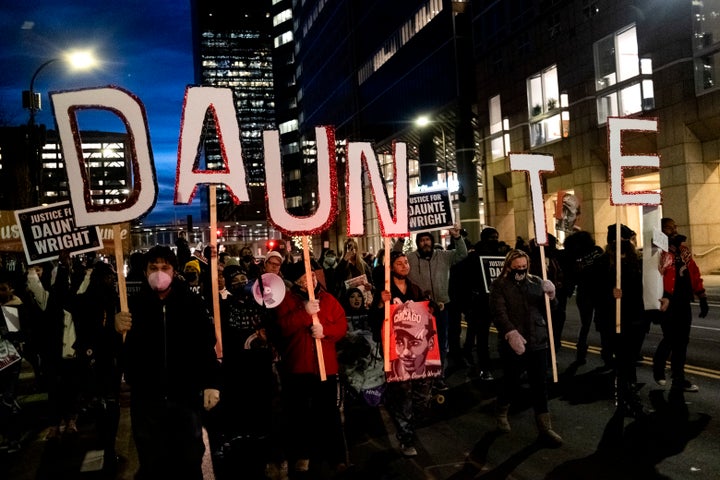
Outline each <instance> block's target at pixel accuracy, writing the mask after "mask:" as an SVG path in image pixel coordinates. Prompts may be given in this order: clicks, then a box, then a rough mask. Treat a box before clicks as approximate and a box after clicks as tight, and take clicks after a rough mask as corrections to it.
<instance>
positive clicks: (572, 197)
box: [555, 190, 580, 242]
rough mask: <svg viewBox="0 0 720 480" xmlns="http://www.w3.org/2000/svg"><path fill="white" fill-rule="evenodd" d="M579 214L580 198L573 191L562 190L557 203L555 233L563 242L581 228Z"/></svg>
mask: <svg viewBox="0 0 720 480" xmlns="http://www.w3.org/2000/svg"><path fill="white" fill-rule="evenodd" d="M579 216H580V198H579V197H578V196H577V195H576V194H575V193H573V192H570V191H565V190H560V191H559V192H558V194H557V203H556V205H555V233H556V234H557V237H558V238H559V239H560V241H561V242H562V241H563V240H564V239H565V238H567V237H568V236H569V235H571V234H572V233H574V232H577V231H578V230H580V226H579V225H578V217H579Z"/></svg>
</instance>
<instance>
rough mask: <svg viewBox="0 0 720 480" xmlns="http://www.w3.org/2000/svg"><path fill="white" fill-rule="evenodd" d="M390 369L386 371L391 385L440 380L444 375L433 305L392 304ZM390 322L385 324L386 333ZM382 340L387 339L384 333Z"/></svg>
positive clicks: (424, 303) (388, 347)
mask: <svg viewBox="0 0 720 480" xmlns="http://www.w3.org/2000/svg"><path fill="white" fill-rule="evenodd" d="M389 326H390V335H389V338H390V345H389V346H386V347H385V350H386V351H389V353H390V356H389V360H390V369H389V370H386V371H385V376H386V379H387V381H388V382H403V381H406V380H415V379H418V378H433V377H439V376H440V374H441V369H442V367H441V364H440V345H439V343H438V336H437V328H436V326H435V317H433V315H432V314H431V313H430V302H428V301H424V302H413V301H408V302H405V303H402V304H392V305H390V322H389ZM387 327H388V323H386V324H384V325H383V330H385V329H386V328H387ZM382 338H383V339H384V338H386V335H385V332H383V335H382Z"/></svg>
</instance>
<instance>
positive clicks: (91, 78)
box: [0, 0, 200, 225]
mask: <svg viewBox="0 0 720 480" xmlns="http://www.w3.org/2000/svg"><path fill="white" fill-rule="evenodd" d="M0 12H2V14H0V29H1V31H2V32H3V33H2V40H0V65H1V66H2V67H1V68H0V126H17V125H21V124H24V123H27V121H28V111H27V110H25V109H23V108H22V101H21V100H22V91H23V90H28V89H29V87H30V79H31V78H32V76H33V73H34V72H35V71H36V70H37V68H38V67H40V65H42V64H43V63H44V62H45V61H47V60H49V59H52V58H56V57H58V56H60V55H61V54H62V52H63V51H65V50H70V49H92V50H93V51H94V53H95V56H96V57H98V58H99V60H100V62H101V63H100V65H99V66H98V68H96V69H95V70H93V71H92V72H72V73H70V72H69V70H68V69H67V68H66V67H65V66H64V65H63V64H62V63H61V62H55V63H53V64H51V65H48V66H47V67H46V68H44V69H43V70H42V71H41V72H40V73H39V75H38V76H37V78H36V80H35V85H34V90H35V91H36V92H40V93H41V94H42V111H40V112H38V113H37V116H36V123H39V124H45V125H46V126H47V127H48V128H49V129H55V121H54V118H53V115H52V107H51V104H50V99H49V97H48V95H47V94H48V92H49V91H63V90H76V89H81V88H92V87H101V86H108V85H114V86H118V87H122V88H123V89H125V90H128V91H130V92H132V93H133V94H134V95H135V96H137V97H138V98H139V99H140V100H141V101H142V103H143V104H144V105H145V111H146V115H147V120H148V125H149V132H150V142H151V145H152V153H153V157H154V160H155V169H156V173H157V177H158V199H157V204H156V206H155V208H154V209H153V211H152V212H150V213H149V214H148V215H147V216H146V217H145V219H144V223H145V224H146V225H148V224H158V223H172V222H174V221H175V220H178V221H183V222H184V220H185V218H186V216H187V215H188V214H192V215H193V219H194V221H195V222H198V221H199V219H200V213H199V212H200V200H199V197H197V196H196V197H195V199H194V200H193V203H192V205H190V206H184V205H178V206H175V205H173V194H174V184H175V167H176V165H177V146H178V137H179V134H180V119H181V114H182V102H183V97H184V93H185V88H186V87H187V86H188V85H192V84H193V83H194V79H193V56H192V31H191V30H192V25H191V21H190V2H189V0H154V1H147V0H140V1H138V0H117V1H114V2H89V1H87V0H73V1H58V0H16V1H11V0H0ZM80 128H81V129H88V130H101V131H105V130H107V131H124V126H123V125H122V123H121V122H120V121H119V120H118V119H117V117H115V116H113V115H109V114H105V115H100V116H96V117H92V116H87V117H80Z"/></svg>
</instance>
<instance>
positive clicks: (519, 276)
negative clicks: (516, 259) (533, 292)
mask: <svg viewBox="0 0 720 480" xmlns="http://www.w3.org/2000/svg"><path fill="white" fill-rule="evenodd" d="M510 273H512V276H513V279H514V280H515V281H516V282H522V281H523V280H525V278H526V277H527V268H513V269H512V270H510Z"/></svg>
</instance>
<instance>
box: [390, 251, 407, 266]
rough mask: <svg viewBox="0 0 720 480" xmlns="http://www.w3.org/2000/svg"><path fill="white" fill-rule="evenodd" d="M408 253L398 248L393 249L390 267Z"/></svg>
mask: <svg viewBox="0 0 720 480" xmlns="http://www.w3.org/2000/svg"><path fill="white" fill-rule="evenodd" d="M405 256H406V255H405V254H404V253H403V252H398V251H396V250H393V251H392V252H390V267H392V264H393V263H395V260H397V259H398V258H400V257H405Z"/></svg>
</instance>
